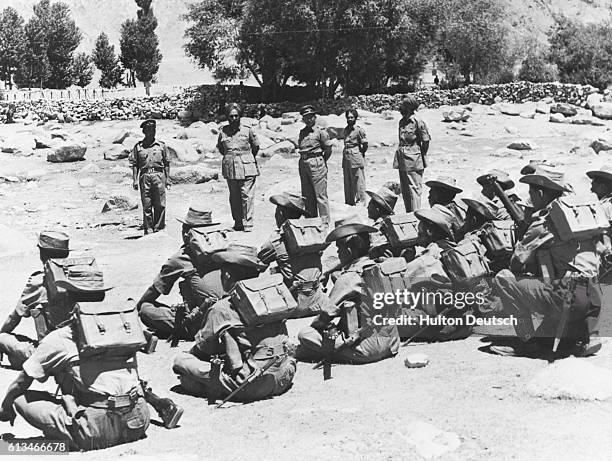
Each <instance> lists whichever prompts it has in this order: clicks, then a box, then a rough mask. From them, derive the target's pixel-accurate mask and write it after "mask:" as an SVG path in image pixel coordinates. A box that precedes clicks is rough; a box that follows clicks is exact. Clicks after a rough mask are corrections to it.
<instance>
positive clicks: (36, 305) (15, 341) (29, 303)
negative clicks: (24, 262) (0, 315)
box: [0, 231, 71, 368]
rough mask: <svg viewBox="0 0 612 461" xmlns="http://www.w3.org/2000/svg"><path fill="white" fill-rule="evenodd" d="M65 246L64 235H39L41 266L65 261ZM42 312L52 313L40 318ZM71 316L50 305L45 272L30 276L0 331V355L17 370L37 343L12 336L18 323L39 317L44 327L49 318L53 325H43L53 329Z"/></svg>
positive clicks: (61, 307) (69, 310)
mask: <svg viewBox="0 0 612 461" xmlns="http://www.w3.org/2000/svg"><path fill="white" fill-rule="evenodd" d="M68 243H69V239H68V236H67V235H66V234H64V233H63V232H55V231H43V232H41V233H40V234H39V235H38V250H39V256H40V261H41V262H42V264H43V265H44V264H45V263H46V262H47V261H48V260H49V259H51V258H67V257H68V253H69V249H68ZM43 309H44V310H46V311H52V312H47V313H46V314H43V312H42V310H43ZM70 312H71V308H70V307H68V306H63V305H58V304H56V303H49V296H48V294H47V288H46V286H45V278H44V272H43V271H42V270H40V271H36V272H34V273H33V274H32V275H30V277H29V279H28V282H27V284H26V287H25V288H24V290H23V293H22V294H21V297H20V298H19V301H18V302H17V305H16V306H15V309H14V310H13V312H11V313H10V314H9V315H8V317H7V318H6V320H5V321H4V324H3V325H2V327H1V328H0V354H6V355H7V358H8V360H9V362H10V363H11V365H12V366H13V367H15V368H20V367H21V364H22V363H23V362H25V360H26V359H27V358H28V357H29V356H30V355H32V351H33V350H34V347H35V345H36V341H34V340H32V339H30V338H28V337H26V336H24V335H19V334H15V333H13V331H14V330H15V328H17V326H18V325H19V323H20V322H21V319H22V318H23V317H37V316H40V318H39V320H41V321H44V322H45V323H46V321H45V320H44V319H45V318H48V319H49V320H53V322H54V324H53V325H50V324H48V323H46V328H49V329H54V328H55V327H57V324H59V323H61V322H62V321H64V320H67V319H68V318H69V316H70ZM56 322H57V323H56Z"/></svg>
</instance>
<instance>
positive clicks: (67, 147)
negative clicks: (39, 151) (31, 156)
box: [47, 141, 87, 163]
mask: <svg viewBox="0 0 612 461" xmlns="http://www.w3.org/2000/svg"><path fill="white" fill-rule="evenodd" d="M86 151H87V146H86V145H85V144H83V143H79V142H66V141H63V142H61V143H59V144H57V145H55V146H54V147H53V150H52V151H51V152H50V153H49V154H47V162H51V163H64V162H76V161H79V160H83V159H84V158H85V152H86Z"/></svg>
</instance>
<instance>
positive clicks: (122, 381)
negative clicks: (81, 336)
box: [23, 325, 139, 402]
mask: <svg viewBox="0 0 612 461" xmlns="http://www.w3.org/2000/svg"><path fill="white" fill-rule="evenodd" d="M131 360H132V361H134V359H131ZM124 363H125V359H121V361H119V360H114V361H113V360H112V359H108V360H107V359H99V358H96V359H89V360H88V359H83V360H79V352H78V349H77V345H76V334H75V333H74V332H73V328H72V326H71V325H68V326H65V327H62V328H59V329H57V330H54V331H52V332H51V333H49V334H48V335H47V336H45V337H44V338H43V339H42V340H41V342H40V343H39V344H38V347H37V348H36V349H34V352H33V353H32V355H31V356H30V358H28V359H27V360H26V361H25V362H24V364H23V371H24V372H25V373H26V374H27V375H28V376H29V377H31V378H33V379H36V380H38V381H45V380H46V379H47V378H48V377H49V376H54V377H55V379H56V381H57V383H58V384H59V386H60V387H61V389H62V392H63V393H65V394H71V395H73V396H75V397H76V398H77V402H78V395H79V394H83V393H86V394H92V393H93V394H101V395H125V394H128V393H129V392H130V391H131V390H132V389H137V388H138V387H139V381H138V373H137V371H136V364H135V362H133V366H125V365H123V364H124Z"/></svg>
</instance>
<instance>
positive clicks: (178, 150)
mask: <svg viewBox="0 0 612 461" xmlns="http://www.w3.org/2000/svg"><path fill="white" fill-rule="evenodd" d="M166 146H167V147H168V152H169V153H170V158H172V159H174V160H179V161H181V162H197V161H198V160H199V159H200V156H199V155H198V152H197V151H196V149H195V147H193V145H192V144H191V143H189V142H187V141H181V140H178V139H172V140H170V141H168V142H166Z"/></svg>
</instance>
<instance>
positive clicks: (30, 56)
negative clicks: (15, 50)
mask: <svg viewBox="0 0 612 461" xmlns="http://www.w3.org/2000/svg"><path fill="white" fill-rule="evenodd" d="M48 10H49V1H48V0H43V1H41V2H40V3H38V4H36V5H34V16H32V17H31V18H30V19H29V20H28V22H27V23H26V25H25V27H24V32H25V40H26V42H25V47H24V49H23V55H22V56H21V59H20V60H19V61H20V62H19V67H18V69H17V72H16V73H15V83H17V85H19V86H20V87H28V88H34V87H37V86H40V88H43V86H44V82H45V81H46V80H47V78H48V77H49V76H50V75H51V64H50V62H49V57H48V55H47V49H48V46H49V41H48V39H49V36H48V29H47V25H48V24H47V23H48V21H47V12H48Z"/></svg>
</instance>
